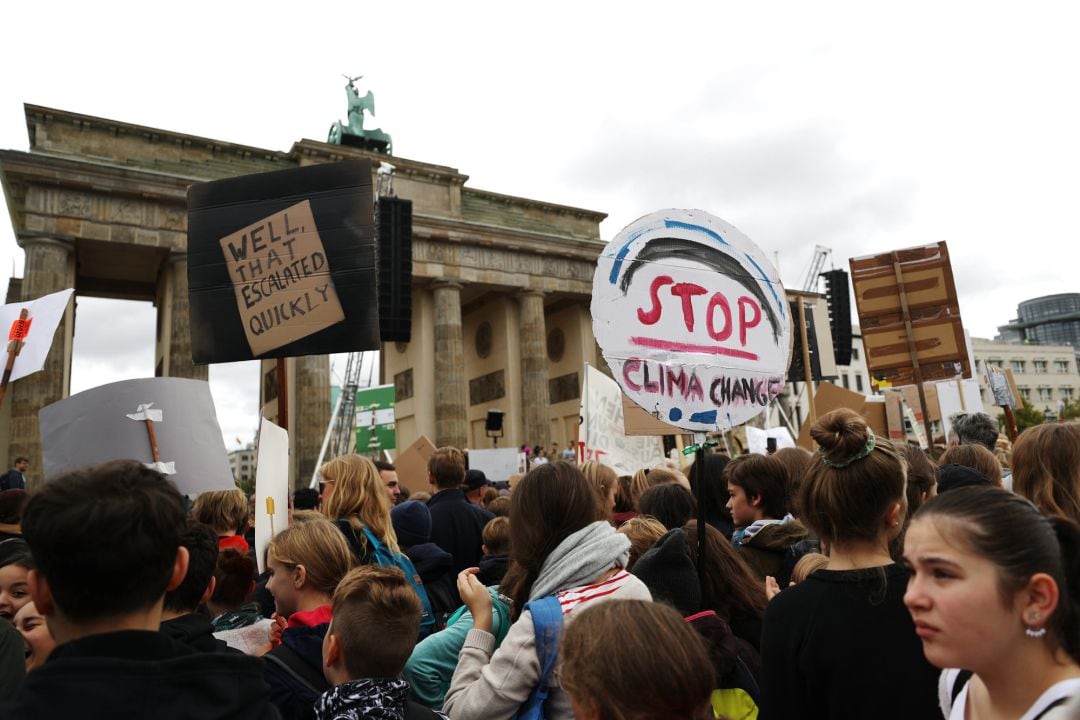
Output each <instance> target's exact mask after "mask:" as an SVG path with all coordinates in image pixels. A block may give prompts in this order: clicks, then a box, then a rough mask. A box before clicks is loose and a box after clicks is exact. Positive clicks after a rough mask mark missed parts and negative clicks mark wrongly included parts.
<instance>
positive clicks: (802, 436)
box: [795, 382, 889, 451]
mask: <svg viewBox="0 0 1080 720" xmlns="http://www.w3.org/2000/svg"><path fill="white" fill-rule="evenodd" d="M842 407H846V408H851V409H852V410H854V411H855V412H857V413H859V414H860V415H862V416H863V417H865V418H866V421H867V423H868V424H869V425H870V427H871V429H872V430H873V431H874V434H875V435H877V436H878V437H886V436H887V435H888V432H889V431H888V428H887V427H886V424H885V412H884V408H883V406H882V405H881V403H880V402H875V400H874V398H868V397H866V396H865V395H863V394H861V393H857V392H853V391H851V390H847V389H845V388H842V387H840V386H838V385H833V384H832V383H831V382H823V383H821V384H820V385H819V386H818V389H817V392H815V393H814V410H815V411H816V412H817V416H818V417H821V416H822V415H824V414H825V413H827V412H831V411H833V410H836V409H837V408H842ZM810 425H811V423H810V418H809V417H807V418H806V420H805V421H803V424H802V428H800V429H799V437H798V439H797V440H796V441H795V444H796V445H798V446H799V447H801V448H805V449H807V450H811V451H812V450H815V449H816V447H815V444H814V440H813V438H811V437H810Z"/></svg>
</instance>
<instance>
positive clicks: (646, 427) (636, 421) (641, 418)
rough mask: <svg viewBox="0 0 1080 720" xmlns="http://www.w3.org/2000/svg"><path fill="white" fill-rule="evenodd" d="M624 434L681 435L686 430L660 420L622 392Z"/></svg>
mask: <svg viewBox="0 0 1080 720" xmlns="http://www.w3.org/2000/svg"><path fill="white" fill-rule="evenodd" d="M622 409H623V434H624V435H652V436H657V435H681V434H682V433H683V432H684V431H683V430H680V429H679V428H677V427H675V426H674V425H669V424H668V423H666V422H664V421H662V420H658V419H657V418H656V416H655V415H652V414H650V413H648V412H646V411H645V409H644V408H642V407H640V406H639V405H638V404H637V403H635V402H634V401H633V400H631V399H630V398H628V397H627V396H626V393H622Z"/></svg>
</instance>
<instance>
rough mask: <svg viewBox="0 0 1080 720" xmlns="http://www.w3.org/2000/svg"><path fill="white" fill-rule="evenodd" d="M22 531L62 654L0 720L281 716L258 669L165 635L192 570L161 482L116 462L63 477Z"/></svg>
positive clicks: (173, 500) (42, 494) (35, 588)
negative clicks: (175, 596)
mask: <svg viewBox="0 0 1080 720" xmlns="http://www.w3.org/2000/svg"><path fill="white" fill-rule="evenodd" d="M22 527H23V533H24V534H25V536H26V540H27V542H28V543H29V545H30V548H31V550H32V551H33V554H34V561H35V563H36V564H37V568H36V569H35V570H34V571H32V572H31V574H30V590H31V593H32V595H33V597H34V604H35V605H36V608H37V610H38V611H39V612H40V614H41V615H42V616H43V617H45V618H46V619H47V621H48V624H49V627H50V629H51V630H52V633H53V636H54V637H55V639H56V648H55V649H54V650H53V651H52V653H51V655H50V656H49V659H48V662H46V663H45V664H44V665H41V666H40V667H38V668H36V669H35V670H34V671H33V672H32V673H30V674H29V675H28V676H27V677H26V681H25V682H24V684H23V687H22V689H21V690H20V692H19V694H18V695H17V696H16V698H15V699H14V700H13V701H12V702H11V703H9V704H5V705H0V717H19V718H22V717H26V718H31V717H33V718H39V717H40V718H46V717H48V718H54V717H55V718H62V717H78V718H84V719H87V720H93V719H96V718H110V719H111V718H118V717H146V718H154V720H168V719H169V718H181V717H182V718H191V717H198V718H231V719H236V718H276V717H277V713H276V712H275V711H274V709H273V707H272V706H271V705H270V704H269V703H268V700H267V687H266V684H265V683H264V682H263V679H262V667H261V663H260V662H259V661H258V660H257V659H254V658H249V657H245V656H243V655H240V654H239V653H236V654H224V653H220V654H205V653H196V652H194V651H193V650H191V649H190V648H188V647H186V646H184V645H181V644H180V643H177V642H175V641H173V640H171V639H169V638H168V637H166V636H165V635H164V634H162V633H159V632H158V626H159V624H160V622H161V607H162V602H163V601H164V596H165V593H166V591H168V590H172V589H174V588H176V587H177V586H179V584H180V583H181V581H182V580H183V578H184V575H185V574H186V573H187V565H188V553H187V550H186V549H185V548H183V547H181V545H180V533H181V531H182V529H183V527H184V503H183V499H182V498H181V496H180V493H179V492H177V490H176V487H175V486H174V485H173V484H172V483H171V482H169V481H168V480H167V479H166V478H165V477H164V476H162V475H161V474H160V473H158V472H156V471H154V470H151V469H148V468H146V467H144V466H143V464H142V463H139V462H136V461H133V460H116V461H112V462H108V463H104V464H101V465H97V466H93V467H87V468H83V469H80V470H75V471H72V472H69V473H66V474H61V475H59V476H57V477H55V478H53V479H51V480H50V482H48V483H46V484H45V485H43V486H42V487H41V488H40V489H38V490H37V491H36V492H35V493H34V494H33V495H32V496H31V497H30V500H29V501H28V502H27V504H26V507H25V509H24V512H23V519H22Z"/></svg>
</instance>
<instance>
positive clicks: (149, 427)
mask: <svg viewBox="0 0 1080 720" xmlns="http://www.w3.org/2000/svg"><path fill="white" fill-rule="evenodd" d="M147 412H149V410H147ZM146 434H147V436H148V437H149V438H150V452H151V454H152V456H153V458H154V462H161V455H159V454H158V446H157V436H155V435H154V422H153V421H152V420H151V419H150V418H146Z"/></svg>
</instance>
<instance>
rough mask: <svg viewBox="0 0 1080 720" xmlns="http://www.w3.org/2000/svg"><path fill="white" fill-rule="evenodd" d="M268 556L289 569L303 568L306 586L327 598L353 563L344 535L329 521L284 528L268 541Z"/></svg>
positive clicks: (304, 523)
mask: <svg viewBox="0 0 1080 720" xmlns="http://www.w3.org/2000/svg"><path fill="white" fill-rule="evenodd" d="M267 555H268V556H269V557H270V558H271V559H272V560H274V562H276V563H279V564H281V565H284V566H285V567H287V568H289V569H290V570H291V569H293V568H296V567H299V566H301V565H302V566H303V567H304V570H305V572H306V576H307V580H306V584H308V585H311V586H312V588H313V589H315V590H317V591H318V592H321V593H324V594H326V595H332V594H333V593H334V588H336V587H337V585H338V583H339V582H341V578H343V577H345V574H346V573H347V572H349V568H350V567H352V562H353V554H352V550H350V549H349V544H348V542H346V541H345V536H344V535H342V534H341V531H340V530H338V529H337V527H335V526H334V523H332V522H330V521H329V520H308V521H307V522H302V523H300V524H298V525H292V526H290V527H287V528H285V529H284V530H282V531H281V532H279V533H278V534H277V535H275V536H274V538H273V539H272V540H271V541H270V545H269V546H268V547H267Z"/></svg>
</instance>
